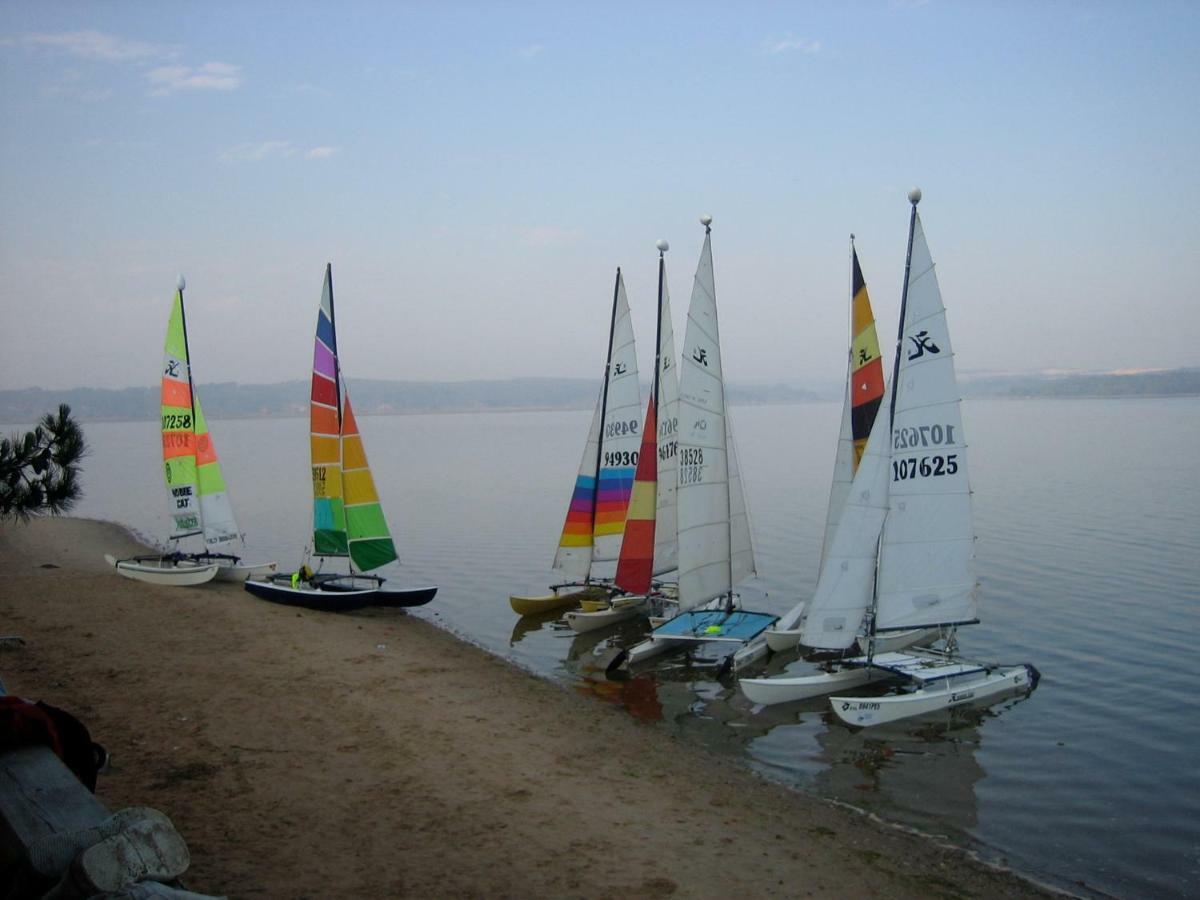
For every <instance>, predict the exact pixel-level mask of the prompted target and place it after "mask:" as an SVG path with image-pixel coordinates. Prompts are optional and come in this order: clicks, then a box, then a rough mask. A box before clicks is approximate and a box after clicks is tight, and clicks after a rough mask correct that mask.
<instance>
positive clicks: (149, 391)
mask: <svg viewBox="0 0 1200 900" xmlns="http://www.w3.org/2000/svg"><path fill="white" fill-rule="evenodd" d="M960 387H961V390H962V393H963V396H964V397H965V398H967V399H971V400H974V399H982V398H1003V399H1040V398H1052V399H1079V400H1104V399H1142V398H1148V399H1164V398H1172V397H1197V396H1200V368H1186V369H1170V370H1163V371H1154V372H1134V373H1074V374H1061V373H1052V374H1041V373H1034V374H1001V375H992V374H972V373H964V374H963V375H961V376H960ZM350 388H351V392H352V394H353V396H354V408H355V411H356V412H357V413H358V414H359V415H364V416H370V415H443V414H453V415H457V414H462V413H482V412H486V413H492V412H496V413H509V412H564V411H572V410H590V409H592V408H593V406H594V405H595V403H596V396H597V390H598V384H597V382H596V380H595V379H588V378H564V379H557V378H514V379H506V380H496V381H463V382H439V381H429V382H420V381H381V380H372V379H364V380H359V381H353V382H351V383H350ZM158 390H159V389H158V387H157V386H154V387H150V386H144V387H135V388H121V389H115V388H69V389H64V390H47V389H45V388H23V389H19V390H0V424H7V423H12V424H22V423H27V422H32V421H36V420H37V419H39V418H40V417H41V416H42V415H43V414H44V413H46V412H47V411H49V410H52V409H54V408H55V407H57V406H58V404H60V403H67V404H69V405H70V406H71V409H72V410H73V411H74V413H75V415H76V417H77V418H78V419H79V420H80V421H82V422H139V421H152V420H154V419H155V417H156V416H157V415H158V410H159V396H158ZM648 391H649V385H648V384H647V385H643V392H648ZM308 393H309V384H308V382H307V381H303V380H295V381H287V382H280V383H277V384H237V383H234V382H214V383H211V384H201V385H198V386H197V395H198V396H199V397H201V398H202V399H203V401H204V410H205V413H206V414H207V416H208V417H209V418H211V419H249V418H294V417H304V416H307V415H308ZM727 398H728V402H729V404H730V405H731V406H794V405H800V404H805V403H823V402H837V401H840V400H841V398H842V385H839V384H838V383H837V382H836V381H833V380H827V381H825V382H812V383H811V384H808V385H799V384H795V383H786V382H778V383H773V384H738V383H733V384H730V385H728V386H727Z"/></svg>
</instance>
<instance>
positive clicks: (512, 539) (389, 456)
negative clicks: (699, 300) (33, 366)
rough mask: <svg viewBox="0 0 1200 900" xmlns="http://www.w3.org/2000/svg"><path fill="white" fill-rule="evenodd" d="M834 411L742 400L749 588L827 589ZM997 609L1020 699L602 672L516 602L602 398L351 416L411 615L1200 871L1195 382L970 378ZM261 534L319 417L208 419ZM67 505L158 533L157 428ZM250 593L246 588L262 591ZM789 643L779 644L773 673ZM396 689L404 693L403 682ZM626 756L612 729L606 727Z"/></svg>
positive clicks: (981, 633) (1111, 884)
mask: <svg viewBox="0 0 1200 900" xmlns="http://www.w3.org/2000/svg"><path fill="white" fill-rule="evenodd" d="M839 413H840V409H839V408H838V407H837V406H835V405H834V404H828V405H821V404H815V405H804V406H787V407H741V408H736V409H735V410H734V411H733V416H734V427H735V429H736V432H737V435H738V445H739V451H740V453H741V455H742V459H743V472H744V477H745V482H746V489H747V494H748V499H749V504H750V511H751V517H752V523H753V527H754V536H755V541H756V552H757V559H758V567H759V572H760V577H759V578H758V579H756V580H755V581H754V582H752V583H751V584H750V585H749V586H748V588H747V590H746V591H745V594H746V597H747V601H748V604H753V606H754V607H755V608H763V609H768V610H772V611H775V612H783V611H784V610H786V609H787V608H789V607H790V606H791V605H792V603H793V602H794V601H795V600H796V599H798V598H801V597H808V596H810V595H811V593H812V590H813V588H814V586H815V581H816V569H815V567H816V561H817V557H818V555H819V552H820V540H821V535H822V532H823V525H824V522H823V520H824V515H825V504H826V501H827V497H828V490H829V478H830V475H831V472H832V465H833V451H834V443H835V438H836V433H837V426H838V416H839ZM963 414H964V417H965V427H966V429H967V435H968V440H969V442H970V453H971V458H970V461H971V478H972V484H973V486H974V489H975V504H974V509H975V515H976V530H977V533H978V536H979V541H978V545H977V553H978V568H979V575H980V578H981V581H982V583H983V603H982V608H981V619H982V624H981V625H979V626H976V627H973V628H969V629H964V630H963V633H962V635H961V643H962V646H963V650H964V652H966V653H967V654H969V655H974V656H979V657H981V658H984V659H988V660H993V661H999V662H1024V661H1029V662H1033V663H1034V664H1035V665H1037V666H1038V668H1039V669H1040V670H1041V672H1042V676H1043V678H1042V682H1041V685H1040V686H1039V688H1038V689H1037V691H1036V692H1035V693H1034V694H1033V695H1032V696H1031V697H1030V698H1028V699H1025V700H1017V701H1009V702H1007V703H1004V704H1000V705H998V706H995V707H992V708H991V709H990V710H986V711H977V712H974V713H964V714H956V715H955V716H954V717H949V716H947V717H944V718H933V719H922V720H920V721H918V722H917V723H911V724H908V725H897V726H892V727H890V728H888V729H868V730H866V731H857V732H856V731H851V730H850V729H848V728H846V727H845V726H843V725H841V724H840V723H838V722H837V721H836V720H835V719H834V717H833V716H832V714H831V713H829V712H828V711H827V705H826V703H825V702H824V701H813V702H809V703H803V704H790V705H787V706H782V707H773V708H768V709H756V708H754V707H752V706H751V705H750V704H749V703H748V702H747V701H746V700H745V698H744V697H742V696H741V695H740V694H739V693H738V691H737V690H736V685H735V684H734V682H732V681H730V680H728V679H727V680H726V681H725V682H724V683H722V682H719V681H717V680H716V679H715V672H716V670H715V666H714V665H713V664H712V661H710V660H706V659H704V658H697V659H690V660H689V659H687V658H684V657H680V658H679V659H676V660H673V661H671V662H669V663H664V664H663V665H660V666H659V667H658V668H657V669H655V670H654V671H652V672H650V673H648V674H644V675H638V676H637V677H635V678H633V679H632V680H626V681H608V680H606V679H605V678H604V676H603V674H602V673H601V672H599V671H598V670H597V666H596V665H595V660H596V654H597V653H599V652H602V651H603V650H605V649H606V647H607V646H609V644H610V643H614V642H615V643H621V642H625V643H631V642H633V641H636V640H637V639H638V637H639V630H640V628H641V627H642V626H638V625H631V626H630V627H628V628H626V629H625V630H624V631H622V632H618V633H617V634H615V635H613V634H604V635H599V636H597V635H585V636H580V637H576V636H575V635H574V634H573V633H572V632H571V631H569V630H566V629H564V628H563V627H562V626H561V625H560V624H559V623H558V622H557V621H556V620H555V619H553V618H551V619H544V620H541V621H533V622H530V621H527V620H519V619H517V617H515V616H514V615H513V614H512V612H511V610H510V609H509V606H508V601H507V597H508V594H509V593H510V592H512V593H525V592H529V593H542V592H544V590H545V588H546V585H547V584H549V583H550V581H551V573H550V572H549V565H550V561H551V559H552V557H553V553H554V546H555V544H556V542H557V539H558V532H559V529H560V527H561V525H562V519H563V515H564V512H565V504H566V502H567V498H568V496H569V494H570V490H571V486H572V484H573V482H574V478H575V469H576V466H577V465H578V461H579V453H580V451H581V447H582V443H583V438H584V434H585V432H586V430H587V426H588V422H589V417H590V415H591V413H590V412H550V413H507V414H468V415H429V416H395V417H369V416H368V417H363V418H362V421H361V428H362V431H363V434H364V437H365V440H366V444H367V452H368V454H369V456H370V459H371V463H372V468H373V471H374V474H375V478H376V482H377V486H378V489H379V492H380V495H381V496H382V497H383V500H384V508H385V511H386V512H387V515H388V518H389V520H390V522H391V525H392V530H393V533H394V535H395V538H396V544H397V547H398V549H399V551H400V555H401V558H402V560H403V561H404V562H403V565H402V566H401V567H399V568H398V569H397V570H396V571H394V572H391V573H388V574H390V575H391V576H392V577H393V578H394V579H395V580H396V581H397V582H400V583H407V584H414V585H415V584H425V583H436V584H438V585H439V586H440V588H441V590H440V592H439V594H438V597H437V599H436V600H435V601H434V603H433V604H431V605H430V606H429V607H427V608H426V609H424V610H421V611H420V612H419V613H418V615H421V616H423V617H425V618H430V619H433V620H434V621H437V622H439V623H440V624H442V625H443V626H445V627H448V628H450V629H452V630H454V631H455V632H458V633H459V634H461V635H463V636H465V637H468V638H469V639H471V640H472V641H474V642H476V643H478V644H480V645H482V646H483V647H485V648H487V649H488V650H490V651H492V652H494V653H497V654H499V655H502V656H505V657H508V658H510V659H512V660H513V661H515V662H516V663H518V664H520V665H522V666H525V667H527V668H529V669H531V670H533V671H535V672H538V673H540V674H542V675H545V676H547V677H551V678H556V679H559V680H562V681H564V682H567V683H569V684H571V685H573V686H575V687H576V688H577V689H578V690H579V691H580V692H581V693H585V694H588V695H591V696H593V697H595V698H596V699H598V700H600V701H601V702H606V703H613V704H618V705H620V706H623V707H624V708H625V709H627V710H628V711H629V713H630V714H631V715H633V716H635V717H637V718H639V719H640V720H644V721H646V722H650V723H654V727H661V728H664V729H668V730H670V731H673V732H675V733H679V734H682V735H686V736H688V737H689V739H694V740H696V741H699V742H702V743H704V744H706V745H708V746H710V747H713V748H714V749H718V750H721V751H724V752H728V753H730V754H731V755H733V756H735V757H737V758H740V759H742V760H744V761H745V762H747V763H748V764H749V765H751V766H752V767H754V768H756V769H757V770H759V771H760V772H762V773H763V774H765V775H767V776H768V777H770V778H773V779H777V780H779V781H782V782H784V783H786V784H788V785H791V786H794V787H796V788H798V789H801V790H804V791H808V792H812V793H814V794H818V795H820V796H823V797H828V798H833V799H836V800H839V801H844V802H847V803H850V804H852V805H854V806H856V807H858V808H861V809H866V810H870V811H872V812H875V813H878V814H879V815H880V816H883V817H884V818H887V819H889V820H892V821H896V822H900V823H903V824H906V825H911V826H914V827H917V828H920V829H921V830H922V831H925V832H927V833H932V834H936V835H941V836H944V837H946V838H947V839H950V840H953V841H955V842H957V843H961V844H965V845H967V846H970V847H972V848H974V849H976V850H978V851H979V852H980V853H981V855H983V856H985V857H986V858H989V859H993V860H999V861H1005V862H1007V863H1008V864H1009V865H1011V866H1013V867H1015V868H1017V869H1020V870H1022V871H1025V872H1028V873H1031V874H1033V875H1035V876H1037V877H1040V878H1043V879H1045V880H1047V881H1050V882H1052V883H1055V884H1058V885H1061V886H1065V887H1068V888H1070V889H1072V890H1075V891H1076V892H1079V893H1083V894H1088V893H1091V892H1100V893H1107V894H1114V895H1118V896H1123V897H1159V896H1164V897H1169V896H1188V895H1190V896H1197V895H1200V751H1198V750H1197V748H1198V747H1200V704H1197V702H1196V700H1195V696H1196V693H1195V691H1196V684H1197V676H1198V675H1200V654H1198V653H1197V649H1196V638H1197V636H1198V635H1200V464H1197V462H1196V459H1195V458H1194V456H1193V455H1192V454H1191V452H1190V451H1189V450H1188V449H1187V448H1190V447H1195V446H1198V445H1200V399H1178V400H1127V401H1120V400H1116V401H1114V400H1097V401H1087V400H1075V401H1053V400H1041V401H999V400H985V401H978V400H977V401H969V402H967V403H966V404H964V413H963ZM211 427H212V429H213V434H214V438H215V440H216V444H217V448H218V450H219V452H220V454H221V456H222V458H223V460H224V465H225V476H226V480H227V482H228V483H229V486H230V488H231V491H232V496H233V500H234V504H235V508H236V510H237V512H238V516H239V519H240V522H241V525H242V528H243V529H244V530H245V531H246V532H247V542H248V545H249V546H250V548H251V551H250V552H249V553H248V556H251V557H254V558H272V559H278V560H279V561H280V563H281V564H282V565H284V566H288V567H294V566H295V565H297V564H298V562H299V560H300V554H301V551H302V548H303V547H304V546H305V544H306V542H307V541H308V540H309V531H308V528H309V515H310V512H309V511H310V500H309V496H308V489H309V480H310V479H309V469H308V456H307V454H308V423H307V420H306V419H268V420H233V421H217V422H214V423H213V424H212V426H211ZM87 435H88V438H89V441H90V443H91V445H92V448H93V453H92V455H91V457H90V458H89V459H88V460H87V468H86V472H85V479H84V484H85V487H86V490H87V497H86V498H85V500H84V501H83V502H82V503H81V505H80V507H79V510H78V512H79V514H80V515H84V516H92V517H97V518H106V519H112V520H116V521H119V522H121V523H124V524H126V525H129V526H131V527H132V528H134V529H135V530H137V531H138V532H140V533H141V534H143V535H144V536H147V537H149V538H160V537H161V536H163V535H165V534H166V533H167V531H166V530H167V516H166V498H165V495H164V491H163V488H162V484H161V480H160V475H159V473H160V469H161V463H160V460H159V458H158V435H157V431H156V424H155V423H152V422H146V423H117V424H92V425H89V426H87ZM247 602H252V601H250V600H249V599H248V600H247ZM785 665H791V666H792V667H793V668H795V667H796V665H799V664H795V663H792V662H790V661H788V660H775V661H772V663H771V664H770V666H769V670H770V671H779V670H782V669H783V668H784V666H785ZM397 702H403V700H402V699H400V700H398V701H397ZM617 752H619V750H618V751H617Z"/></svg>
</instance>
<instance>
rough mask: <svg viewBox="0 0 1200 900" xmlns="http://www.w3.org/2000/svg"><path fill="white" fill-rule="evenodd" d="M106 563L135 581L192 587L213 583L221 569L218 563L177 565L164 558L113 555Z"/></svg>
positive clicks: (106, 558)
mask: <svg viewBox="0 0 1200 900" xmlns="http://www.w3.org/2000/svg"><path fill="white" fill-rule="evenodd" d="M104 559H105V561H106V562H107V563H108V564H109V565H110V566H112V567H113V568H114V569H116V570H117V573H118V574H120V575H124V576H125V577H126V578H131V579H133V580H134V581H145V582H147V583H149V584H173V585H179V586H184V587H186V586H190V585H197V584H204V583H205V582H207V581H212V580H213V579H214V578H215V577H216V575H217V569H219V568H220V567H219V566H218V565H217V564H216V563H211V564H209V565H207V566H199V565H195V564H185V565H177V564H176V563H175V561H174V560H171V559H169V558H167V557H163V558H162V559H161V560H157V561H156V560H152V559H142V560H132V559H117V558H116V557H114V556H112V555H111V554H108V553H106V554H105V555H104Z"/></svg>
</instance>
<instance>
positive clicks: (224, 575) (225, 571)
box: [215, 562, 276, 582]
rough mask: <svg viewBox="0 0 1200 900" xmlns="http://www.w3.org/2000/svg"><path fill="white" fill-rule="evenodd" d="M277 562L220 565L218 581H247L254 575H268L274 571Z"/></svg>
mask: <svg viewBox="0 0 1200 900" xmlns="http://www.w3.org/2000/svg"><path fill="white" fill-rule="evenodd" d="M275 568H276V564H275V563H273V562H270V563H255V564H254V565H249V566H242V565H228V566H219V567H218V569H217V575H216V579H215V580H216V581H234V582H241V581H245V580H246V579H247V578H249V577H250V576H252V575H266V574H268V573H270V572H274V571H275Z"/></svg>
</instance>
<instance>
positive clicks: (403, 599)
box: [246, 264, 437, 611]
mask: <svg viewBox="0 0 1200 900" xmlns="http://www.w3.org/2000/svg"><path fill="white" fill-rule="evenodd" d="M309 422H310V426H311V438H310V442H309V446H310V452H311V458H312V489H313V546H312V552H313V555H314V556H316V557H319V558H321V559H325V558H334V559H337V558H342V557H345V558H346V559H348V561H349V564H350V566H349V572H323V571H320V569H318V571H316V572H313V571H312V570H311V569H310V568H309V567H308V566H307V565H303V566H301V568H300V570H299V571H297V572H295V573H291V574H277V575H273V576H271V577H270V578H267V579H263V580H254V579H251V580H249V581H247V582H246V590H247V591H249V592H250V593H251V594H253V595H254V596H256V597H261V598H262V599H264V600H272V601H274V602H276V603H286V604H289V605H292V606H304V607H308V608H310V609H322V610H333V611H348V610H352V609H359V608H361V607H364V606H401V607H409V606H421V605H423V604H425V603H428V602H429V601H430V600H432V599H433V597H434V595H435V594H436V593H437V588H436V587H422V588H405V589H397V588H388V587H384V583H385V582H386V580H387V579H385V578H384V577H383V576H381V575H376V574H372V572H373V570H375V569H378V568H380V567H382V566H385V565H387V564H388V563H391V562H394V561H396V559H397V556H396V547H395V544H394V543H393V542H392V537H391V533H390V531H389V530H388V524H387V520H386V519H385V518H384V515H383V507H382V505H381V504H380V502H379V495H378V494H377V493H376V492H375V480H374V479H373V478H372V477H371V470H370V467H369V466H368V465H367V454H366V450H365V448H364V446H363V439H362V435H361V434H360V432H359V430H358V421H357V420H356V419H355V417H354V410H353V408H352V407H351V405H350V395H349V393H347V391H346V384H345V381H344V379H343V377H342V368H341V362H340V359H339V357H338V349H337V319H336V317H335V315H334V305H333V267H332V265H329V264H327V265H326V266H325V283H324V286H323V287H322V290H321V307H320V310H319V311H318V313H317V333H316V339H315V341H314V344H313V369H312V391H311V395H310V405H309Z"/></svg>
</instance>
